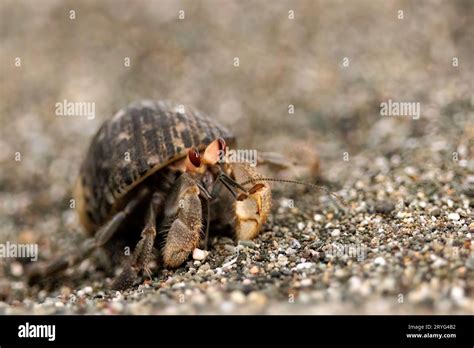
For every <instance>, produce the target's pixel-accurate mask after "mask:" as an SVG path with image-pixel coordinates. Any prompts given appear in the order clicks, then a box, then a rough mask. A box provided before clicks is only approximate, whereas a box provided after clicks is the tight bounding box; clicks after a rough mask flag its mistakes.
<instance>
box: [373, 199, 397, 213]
mask: <svg viewBox="0 0 474 348" xmlns="http://www.w3.org/2000/svg"><path fill="white" fill-rule="evenodd" d="M374 209H375V212H376V213H380V214H389V213H391V212H392V211H393V210H395V204H393V203H392V202H389V201H379V202H377V203H375V207H374Z"/></svg>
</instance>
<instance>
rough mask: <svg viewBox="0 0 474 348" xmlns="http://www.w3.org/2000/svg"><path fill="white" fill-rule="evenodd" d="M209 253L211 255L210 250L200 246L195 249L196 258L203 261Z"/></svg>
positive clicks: (194, 256) (194, 257) (194, 255)
mask: <svg viewBox="0 0 474 348" xmlns="http://www.w3.org/2000/svg"><path fill="white" fill-rule="evenodd" d="M207 255H209V252H208V251H207V250H201V249H198V248H196V249H194V250H193V259H194V260H198V261H203V260H204V259H206V257H207Z"/></svg>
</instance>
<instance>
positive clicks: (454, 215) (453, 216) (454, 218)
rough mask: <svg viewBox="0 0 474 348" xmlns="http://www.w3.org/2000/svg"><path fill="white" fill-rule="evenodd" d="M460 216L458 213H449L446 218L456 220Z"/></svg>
mask: <svg viewBox="0 0 474 348" xmlns="http://www.w3.org/2000/svg"><path fill="white" fill-rule="evenodd" d="M460 218H461V217H460V216H459V214H458V213H451V214H449V215H448V219H449V220H454V221H458V220H459V219H460Z"/></svg>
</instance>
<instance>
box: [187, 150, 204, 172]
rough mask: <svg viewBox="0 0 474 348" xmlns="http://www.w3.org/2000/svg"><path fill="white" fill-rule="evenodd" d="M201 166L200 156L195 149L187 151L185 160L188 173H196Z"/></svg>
mask: <svg viewBox="0 0 474 348" xmlns="http://www.w3.org/2000/svg"><path fill="white" fill-rule="evenodd" d="M200 166H201V155H200V153H199V150H198V149H197V148H196V147H192V148H190V149H189V150H188V157H187V158H186V170H187V171H190V172H194V171H196V169H197V168H199V167H200Z"/></svg>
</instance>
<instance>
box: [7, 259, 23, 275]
mask: <svg viewBox="0 0 474 348" xmlns="http://www.w3.org/2000/svg"><path fill="white" fill-rule="evenodd" d="M10 272H11V273H12V276H14V277H20V276H21V275H22V274H23V266H22V264H21V263H19V262H16V261H15V262H12V263H11V265H10Z"/></svg>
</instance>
